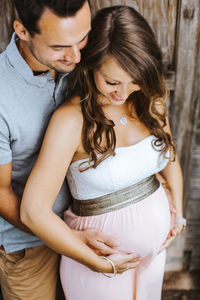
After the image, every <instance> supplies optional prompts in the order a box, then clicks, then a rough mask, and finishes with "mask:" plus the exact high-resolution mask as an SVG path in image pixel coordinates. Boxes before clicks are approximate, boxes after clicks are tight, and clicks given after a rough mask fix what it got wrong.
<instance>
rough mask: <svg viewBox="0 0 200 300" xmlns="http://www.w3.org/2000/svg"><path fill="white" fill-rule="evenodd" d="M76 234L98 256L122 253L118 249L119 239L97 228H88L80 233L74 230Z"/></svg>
mask: <svg viewBox="0 0 200 300" xmlns="http://www.w3.org/2000/svg"><path fill="white" fill-rule="evenodd" d="M74 233H75V234H76V235H78V236H79V238H80V239H81V240H82V241H83V242H84V243H85V244H86V245H87V246H88V247H90V248H91V249H92V250H93V251H94V252H95V253H96V254H97V255H110V254H115V253H122V252H121V251H120V250H118V249H117V248H118V247H119V245H120V242H119V241H118V240H117V239H115V238H113V237H111V236H109V235H107V234H105V233H103V232H102V231H99V230H97V229H95V228H87V229H84V230H80V231H77V230H74Z"/></svg>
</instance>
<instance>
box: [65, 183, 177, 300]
mask: <svg viewBox="0 0 200 300" xmlns="http://www.w3.org/2000/svg"><path fill="white" fill-rule="evenodd" d="M64 219H65V222H66V223H67V224H68V225H69V226H70V227H71V228H72V229H76V230H81V229H85V228H97V229H99V230H101V231H103V232H105V233H107V234H109V235H111V236H113V237H115V238H117V239H118V240H119V241H120V247H119V249H120V250H123V251H125V252H127V253H132V252H136V253H137V254H139V255H140V257H141V263H140V265H139V266H138V267H137V268H136V269H133V270H128V271H126V272H124V273H123V274H119V275H116V276H115V277H114V278H107V277H105V276H104V275H103V274H101V273H96V272H93V271H91V270H90V269H89V268H87V267H86V266H84V265H82V264H80V263H78V262H76V261H74V260H72V259H70V258H68V257H65V256H62V258H61V265H60V277H61V282H62V286H63V290H64V293H65V297H66V299H67V300H160V299H161V291H162V281H163V275H164V269H165V260H166V252H165V250H164V251H162V252H161V253H160V254H157V253H158V251H159V249H160V247H161V245H162V244H163V242H164V241H165V239H166V237H167V235H168V233H169V229H170V221H171V217H170V211H169V204H168V199H167V196H166V194H165V191H164V189H163V187H162V186H160V187H159V188H158V189H157V190H156V191H155V192H154V193H153V194H151V195H150V196H148V197H147V198H145V199H144V200H142V201H140V202H137V203H134V204H132V205H130V206H127V207H125V208H122V209H119V210H116V211H113V212H109V213H105V214H101V215H98V216H89V217H80V216H76V215H74V214H73V213H72V211H71V210H70V209H68V210H67V211H66V212H65V215H64Z"/></svg>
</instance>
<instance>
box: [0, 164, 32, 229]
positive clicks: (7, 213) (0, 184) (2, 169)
mask: <svg viewBox="0 0 200 300" xmlns="http://www.w3.org/2000/svg"><path fill="white" fill-rule="evenodd" d="M11 177H12V163H11V162H10V163H8V164H5V165H0V216H1V217H3V218H4V219H5V220H6V221H8V222H9V223H11V224H13V225H14V226H15V227H18V228H19V229H21V230H22V231H25V232H28V233H31V231H30V230H29V229H28V228H27V227H26V226H25V225H24V224H23V223H22V222H21V221H20V203H21V199H20V197H19V196H18V195H17V194H16V193H15V192H14V191H13V189H12V187H11Z"/></svg>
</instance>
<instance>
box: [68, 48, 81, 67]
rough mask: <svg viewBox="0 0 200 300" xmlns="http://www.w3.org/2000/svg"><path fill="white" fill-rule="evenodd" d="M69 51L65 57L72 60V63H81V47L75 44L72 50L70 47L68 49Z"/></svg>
mask: <svg viewBox="0 0 200 300" xmlns="http://www.w3.org/2000/svg"><path fill="white" fill-rule="evenodd" d="M67 50H68V51H67V53H66V55H65V57H66V58H67V60H70V61H71V62H72V63H75V64H77V63H79V62H80V60H81V52H80V49H79V47H78V46H77V45H73V46H71V48H70V52H69V49H67Z"/></svg>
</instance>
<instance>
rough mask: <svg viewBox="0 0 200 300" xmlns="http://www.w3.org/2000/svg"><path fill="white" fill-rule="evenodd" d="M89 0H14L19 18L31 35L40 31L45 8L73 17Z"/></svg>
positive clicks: (62, 15) (59, 14) (61, 15)
mask: <svg viewBox="0 0 200 300" xmlns="http://www.w3.org/2000/svg"><path fill="white" fill-rule="evenodd" d="M86 1H87V0H14V3H15V7H16V10H17V13H18V16H19V19H20V20H21V22H22V23H23V25H24V26H25V28H26V29H27V30H28V31H29V33H30V35H31V36H34V34H35V33H40V29H39V27H38V22H39V20H40V17H41V15H42V14H43V12H44V10H45V8H49V9H51V10H52V12H53V13H54V14H56V15H57V16H59V17H72V16H74V15H75V14H76V12H77V11H78V10H79V9H81V7H82V6H83V4H84V3H85V2H86ZM88 2H89V1H88Z"/></svg>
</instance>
